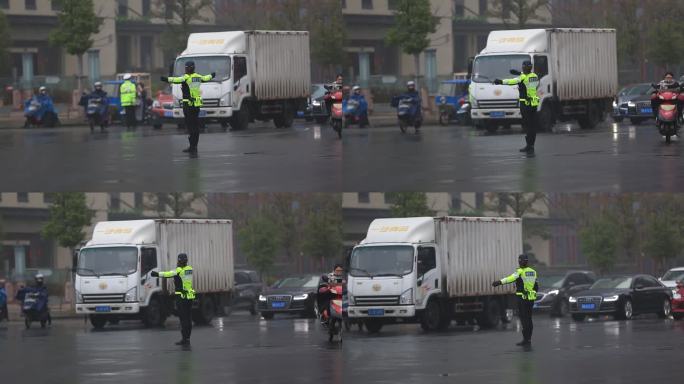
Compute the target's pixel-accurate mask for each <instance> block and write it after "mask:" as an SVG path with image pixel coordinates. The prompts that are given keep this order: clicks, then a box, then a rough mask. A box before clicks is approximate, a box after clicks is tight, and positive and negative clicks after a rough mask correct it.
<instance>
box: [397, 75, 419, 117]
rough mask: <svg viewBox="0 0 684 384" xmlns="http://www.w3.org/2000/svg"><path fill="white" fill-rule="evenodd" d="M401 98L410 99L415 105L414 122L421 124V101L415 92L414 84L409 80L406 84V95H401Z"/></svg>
mask: <svg viewBox="0 0 684 384" xmlns="http://www.w3.org/2000/svg"><path fill="white" fill-rule="evenodd" d="M401 98H402V99H404V98H410V99H412V101H413V103H414V104H415V105H417V106H418V107H417V112H416V113H417V115H416V121H417V122H422V121H423V112H422V111H423V107H422V100H421V98H420V93H419V92H418V91H417V90H416V82H415V81H413V80H411V81H409V82H407V83H406V93H404V94H403V95H401Z"/></svg>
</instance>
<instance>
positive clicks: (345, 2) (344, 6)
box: [342, 0, 347, 9]
mask: <svg viewBox="0 0 684 384" xmlns="http://www.w3.org/2000/svg"><path fill="white" fill-rule="evenodd" d="M344 8H347V0H342V9H344Z"/></svg>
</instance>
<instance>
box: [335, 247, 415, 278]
mask: <svg viewBox="0 0 684 384" xmlns="http://www.w3.org/2000/svg"><path fill="white" fill-rule="evenodd" d="M413 255H414V249H413V247H412V246H410V245H386V246H377V247H358V248H356V249H354V252H352V256H351V260H350V263H349V274H350V275H352V276H360V277H363V276H368V277H375V276H395V275H396V276H404V275H406V274H409V273H411V272H412V271H413Z"/></svg>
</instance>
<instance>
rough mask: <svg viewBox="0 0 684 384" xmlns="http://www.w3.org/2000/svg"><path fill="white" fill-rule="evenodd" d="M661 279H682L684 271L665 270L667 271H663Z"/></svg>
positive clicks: (683, 278)
mask: <svg viewBox="0 0 684 384" xmlns="http://www.w3.org/2000/svg"><path fill="white" fill-rule="evenodd" d="M662 280H665V281H672V280H674V281H680V280H684V271H667V273H665V275H663V278H662Z"/></svg>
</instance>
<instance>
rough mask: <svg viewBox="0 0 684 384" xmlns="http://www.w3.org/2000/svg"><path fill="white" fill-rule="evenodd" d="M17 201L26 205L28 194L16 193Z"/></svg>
mask: <svg viewBox="0 0 684 384" xmlns="http://www.w3.org/2000/svg"><path fill="white" fill-rule="evenodd" d="M17 201H18V202H20V203H28V202H29V196H28V192H17Z"/></svg>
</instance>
